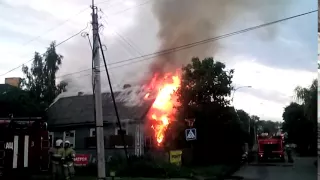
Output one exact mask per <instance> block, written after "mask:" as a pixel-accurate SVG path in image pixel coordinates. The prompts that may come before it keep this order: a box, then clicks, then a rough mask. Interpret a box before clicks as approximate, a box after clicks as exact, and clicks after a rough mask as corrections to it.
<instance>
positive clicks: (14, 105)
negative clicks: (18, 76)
mask: <svg viewBox="0 0 320 180" xmlns="http://www.w3.org/2000/svg"><path fill="white" fill-rule="evenodd" d="M10 114H13V115H14V116H16V117H21V116H39V115H40V116H41V115H42V114H41V109H40V107H39V106H38V104H37V103H36V102H35V100H34V99H32V98H30V96H29V94H28V93H27V92H25V91H23V90H21V89H20V88H17V87H13V86H10V85H1V88H0V117H9V115H10Z"/></svg>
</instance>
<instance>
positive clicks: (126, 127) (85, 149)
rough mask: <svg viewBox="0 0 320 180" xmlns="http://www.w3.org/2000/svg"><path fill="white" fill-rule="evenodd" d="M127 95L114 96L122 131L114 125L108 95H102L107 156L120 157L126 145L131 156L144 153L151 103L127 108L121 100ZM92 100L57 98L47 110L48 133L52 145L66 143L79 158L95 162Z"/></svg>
mask: <svg viewBox="0 0 320 180" xmlns="http://www.w3.org/2000/svg"><path fill="white" fill-rule="evenodd" d="M125 93H128V92H127V91H124V92H116V93H115V96H116V97H117V98H116V100H117V102H116V104H117V108H118V112H119V115H120V122H121V125H122V131H120V129H119V127H118V125H117V118H116V115H115V111H114V106H113V102H112V98H111V96H110V93H104V94H103V95H102V97H103V100H102V102H103V103H102V104H103V107H102V108H103V120H104V136H105V149H106V156H112V155H114V154H116V153H119V152H120V153H122V152H123V148H124V144H123V141H122V138H121V133H123V134H124V137H125V144H126V147H127V149H128V152H129V153H130V154H136V155H141V154H143V152H144V144H145V143H144V141H145V139H146V138H145V135H144V128H143V127H144V124H145V120H146V118H145V117H146V114H147V112H148V109H149V108H150V106H151V103H152V100H144V101H143V102H142V103H140V104H135V105H133V104H131V105H128V104H126V102H124V101H123V100H122V99H121V96H123V95H124V94H125ZM93 102H94V101H93V96H92V94H91V95H85V94H83V93H79V94H78V96H71V97H63V98H59V99H58V100H57V101H56V102H54V104H52V105H51V106H50V107H49V109H48V110H47V115H48V129H49V131H50V141H51V144H52V143H53V142H54V141H55V140H56V139H65V140H69V141H70V142H71V145H72V146H73V148H74V149H75V150H76V152H77V153H79V154H88V155H90V157H93V158H90V159H94V157H95V153H96V138H95V135H96V134H95V122H94V103H93Z"/></svg>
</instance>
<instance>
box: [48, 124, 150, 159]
mask: <svg viewBox="0 0 320 180" xmlns="http://www.w3.org/2000/svg"><path fill="white" fill-rule="evenodd" d="M122 128H123V129H125V130H126V131H127V135H129V136H133V138H134V145H138V144H139V146H140V147H141V148H139V150H137V149H136V148H135V147H131V148H128V149H127V150H128V153H129V154H131V155H133V154H137V153H138V154H143V144H144V143H143V142H144V137H143V133H142V132H143V128H142V129H141V128H140V135H139V134H137V133H139V132H137V131H139V129H138V128H137V124H135V123H130V124H129V123H126V124H123V125H122ZM91 129H92V130H91ZM118 129H119V128H118V127H117V126H116V125H115V124H111V125H109V126H105V127H104V136H105V138H106V142H105V155H106V158H108V157H110V156H115V155H116V156H117V155H121V156H123V155H124V150H123V148H110V141H109V136H110V135H117V130H118ZM49 131H50V134H51V135H52V134H53V139H54V140H53V142H54V141H55V140H56V139H58V138H60V139H63V134H64V133H63V131H74V135H75V137H74V149H75V151H76V153H77V154H89V155H90V162H91V161H92V162H94V161H95V157H96V148H87V147H86V138H88V137H90V134H91V135H92V133H93V132H92V131H94V126H93V125H92V126H81V127H72V126H71V127H64V128H63V127H60V128H50V127H49ZM136 138H139V139H140V141H139V140H137V139H136ZM68 140H69V141H70V142H71V143H73V141H72V140H70V139H68ZM139 142H140V143H139ZM141 142H142V143H141Z"/></svg>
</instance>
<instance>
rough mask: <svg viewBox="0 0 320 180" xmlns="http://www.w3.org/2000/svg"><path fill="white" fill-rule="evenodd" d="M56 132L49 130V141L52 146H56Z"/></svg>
mask: <svg viewBox="0 0 320 180" xmlns="http://www.w3.org/2000/svg"><path fill="white" fill-rule="evenodd" d="M54 142H55V141H54V133H53V132H49V143H50V147H53V146H54Z"/></svg>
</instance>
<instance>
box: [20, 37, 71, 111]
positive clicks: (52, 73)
mask: <svg viewBox="0 0 320 180" xmlns="http://www.w3.org/2000/svg"><path fill="white" fill-rule="evenodd" d="M55 47H56V45H55V42H52V43H51V44H50V46H49V47H48V48H47V51H46V53H45V54H44V55H43V56H42V55H40V54H39V53H38V52H35V55H34V59H33V63H32V65H31V67H30V68H29V67H28V66H23V67H22V71H23V73H24V75H25V78H24V79H23V81H22V87H23V89H24V90H26V91H28V92H29V93H30V96H31V97H32V98H34V99H35V100H36V101H37V102H39V103H40V104H41V105H42V107H45V108H46V107H48V106H49V105H50V104H51V103H52V102H53V100H54V99H55V98H56V96H57V95H58V94H60V93H61V92H62V91H65V87H66V86H67V83H66V82H60V83H59V84H57V83H56V73H57V71H58V70H59V66H60V65H61V62H62V59H63V56H62V55H59V54H58V53H57V52H56V48H55Z"/></svg>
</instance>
